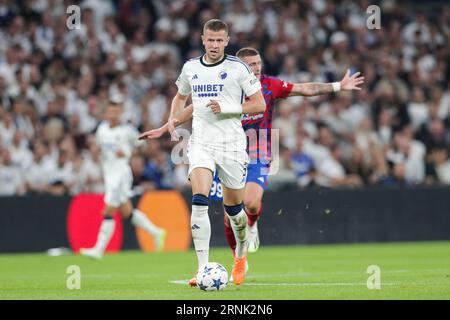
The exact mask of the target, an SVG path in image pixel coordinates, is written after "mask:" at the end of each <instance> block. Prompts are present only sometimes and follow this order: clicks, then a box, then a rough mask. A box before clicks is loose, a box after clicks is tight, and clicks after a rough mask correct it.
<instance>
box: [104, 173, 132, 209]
mask: <svg viewBox="0 0 450 320" xmlns="http://www.w3.org/2000/svg"><path fill="white" fill-rule="evenodd" d="M104 177H105V179H104V180H105V198H104V201H105V203H106V205H108V206H110V207H115V208H117V207H120V205H122V204H124V203H125V202H126V201H127V200H128V199H130V198H131V196H132V186H133V175H132V174H131V170H129V171H123V172H119V173H111V172H108V173H106V174H105V175H104Z"/></svg>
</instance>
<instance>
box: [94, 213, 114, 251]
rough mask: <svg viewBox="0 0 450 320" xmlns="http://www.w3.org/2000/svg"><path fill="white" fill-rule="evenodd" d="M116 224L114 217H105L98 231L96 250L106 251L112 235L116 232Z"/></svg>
mask: <svg viewBox="0 0 450 320" xmlns="http://www.w3.org/2000/svg"><path fill="white" fill-rule="evenodd" d="M115 226H116V222H115V221H114V219H103V221H102V224H101V226H100V230H99V232H98V236H97V243H96V244H95V247H94V248H95V250H97V251H99V252H101V253H103V252H105V249H106V247H107V246H108V243H109V240H111V237H112V235H113V233H114V228H115Z"/></svg>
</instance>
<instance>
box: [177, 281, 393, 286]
mask: <svg viewBox="0 0 450 320" xmlns="http://www.w3.org/2000/svg"><path fill="white" fill-rule="evenodd" d="M188 281H189V280H188V279H186V280H170V281H169V282H170V283H173V284H182V285H187V284H188ZM232 284H233V283H231V282H229V283H228V285H232ZM245 285H246V286H299V287H315V286H336V287H342V286H352V287H356V286H366V285H367V284H366V283H360V282H323V283H322V282H297V283H295V282H294V283H292V282H289V283H251V282H250V283H249V282H247V283H245ZM382 285H383V286H394V285H396V283H389V282H388V283H383V284H382Z"/></svg>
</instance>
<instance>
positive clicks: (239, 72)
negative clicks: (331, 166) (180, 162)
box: [176, 55, 261, 149]
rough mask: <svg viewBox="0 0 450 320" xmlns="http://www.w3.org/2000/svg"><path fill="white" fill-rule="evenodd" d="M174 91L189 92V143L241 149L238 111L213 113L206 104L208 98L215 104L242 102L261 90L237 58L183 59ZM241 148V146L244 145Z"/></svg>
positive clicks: (242, 143)
mask: <svg viewBox="0 0 450 320" xmlns="http://www.w3.org/2000/svg"><path fill="white" fill-rule="evenodd" d="M176 85H177V87H178V92H179V93H180V94H182V95H189V94H191V95H192V104H193V106H194V112H193V120H192V135H191V140H190V141H191V143H195V144H197V143H200V144H207V145H210V146H223V145H224V144H227V145H228V147H231V148H233V145H235V146H236V148H238V149H240V148H242V145H244V146H245V145H246V136H245V133H244V130H243V129H242V125H241V114H223V113H219V114H214V113H213V112H212V110H211V108H209V107H207V106H206V105H207V104H208V102H210V100H216V101H218V103H219V105H221V106H225V105H231V106H235V105H237V104H240V105H242V103H244V98H245V96H251V95H253V94H255V93H256V92H258V90H261V83H260V82H259V80H258V79H257V78H256V77H255V75H254V74H253V72H252V71H251V70H250V68H249V67H248V66H247V65H246V64H245V63H244V62H243V61H242V60H240V59H238V58H236V57H234V56H229V55H225V56H224V58H223V59H222V60H221V61H219V62H217V63H214V64H209V65H208V64H206V63H205V62H204V56H203V57H198V58H194V59H191V60H189V61H187V62H186V63H185V64H184V66H183V69H182V71H181V74H180V76H179V77H178V80H177V81H176ZM244 148H245V147H244Z"/></svg>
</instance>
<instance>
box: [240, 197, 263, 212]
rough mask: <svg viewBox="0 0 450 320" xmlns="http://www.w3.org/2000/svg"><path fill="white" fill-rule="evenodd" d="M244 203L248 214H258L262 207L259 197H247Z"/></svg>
mask: <svg viewBox="0 0 450 320" xmlns="http://www.w3.org/2000/svg"><path fill="white" fill-rule="evenodd" d="M244 205H245V211H247V213H248V214H258V212H259V208H261V201H259V200H258V199H245V201H244Z"/></svg>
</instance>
